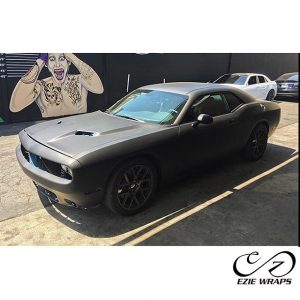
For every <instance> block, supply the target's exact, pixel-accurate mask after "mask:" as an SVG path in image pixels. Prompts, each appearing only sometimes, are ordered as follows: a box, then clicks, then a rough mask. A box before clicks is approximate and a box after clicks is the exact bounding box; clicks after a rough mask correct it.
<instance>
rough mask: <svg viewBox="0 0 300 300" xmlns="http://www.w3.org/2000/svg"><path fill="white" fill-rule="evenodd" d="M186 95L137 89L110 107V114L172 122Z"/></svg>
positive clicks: (165, 122)
mask: <svg viewBox="0 0 300 300" xmlns="http://www.w3.org/2000/svg"><path fill="white" fill-rule="evenodd" d="M187 99H188V96H186V95H181V94H175V93H169V92H162V91H156V90H137V91H135V92H133V93H132V94H129V95H128V96H126V97H125V98H124V99H123V100H122V101H121V102H120V103H118V104H117V105H116V106H113V108H111V109H110V112H109V113H111V114H113V115H116V116H119V117H123V118H133V119H137V120H139V121H143V122H147V123H157V124H172V123H173V122H174V121H175V120H176V118H177V116H178V115H179V113H180V112H181V110H182V108H183V107H184V105H185V103H186V101H187Z"/></svg>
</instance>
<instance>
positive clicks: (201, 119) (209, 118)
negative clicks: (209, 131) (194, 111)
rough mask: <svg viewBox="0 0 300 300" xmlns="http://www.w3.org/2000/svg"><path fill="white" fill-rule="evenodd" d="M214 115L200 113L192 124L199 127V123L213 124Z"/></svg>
mask: <svg viewBox="0 0 300 300" xmlns="http://www.w3.org/2000/svg"><path fill="white" fill-rule="evenodd" d="M213 120H214V119H213V117H212V116H210V115H207V114H200V115H199V116H198V118H197V121H195V122H194V123H193V124H192V126H193V127H197V126H198V125H199V124H211V123H212V122H213Z"/></svg>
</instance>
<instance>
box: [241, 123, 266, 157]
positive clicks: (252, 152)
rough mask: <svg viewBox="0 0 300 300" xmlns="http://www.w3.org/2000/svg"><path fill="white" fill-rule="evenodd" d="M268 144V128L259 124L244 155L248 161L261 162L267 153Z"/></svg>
mask: <svg viewBox="0 0 300 300" xmlns="http://www.w3.org/2000/svg"><path fill="white" fill-rule="evenodd" d="M267 144H268V128H267V126H266V125H265V124H258V125H257V126H256V127H255V128H254V129H253V131H252V133H251V136H250V138H249V140H248V142H247V145H246V146H245V148H244V151H243V154H244V157H245V158H246V159H247V160H250V161H256V160H259V159H260V158H261V157H262V156H263V155H264V153H265V151H266V148H267Z"/></svg>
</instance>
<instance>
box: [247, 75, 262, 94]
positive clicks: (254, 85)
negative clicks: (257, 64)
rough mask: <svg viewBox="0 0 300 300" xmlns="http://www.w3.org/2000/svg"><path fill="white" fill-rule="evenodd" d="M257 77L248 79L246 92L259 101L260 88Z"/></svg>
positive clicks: (253, 76)
mask: <svg viewBox="0 0 300 300" xmlns="http://www.w3.org/2000/svg"><path fill="white" fill-rule="evenodd" d="M257 80H258V79H257V76H256V75H252V76H250V77H249V78H248V82H247V83H246V87H245V91H246V92H247V93H249V94H250V95H252V96H253V97H254V98H256V99H258V98H259V96H260V95H259V90H258V88H259V86H258V81H257Z"/></svg>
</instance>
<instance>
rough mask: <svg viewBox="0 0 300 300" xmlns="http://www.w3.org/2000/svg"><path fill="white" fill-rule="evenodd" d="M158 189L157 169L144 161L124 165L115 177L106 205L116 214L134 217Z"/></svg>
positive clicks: (110, 186) (108, 191)
mask: <svg viewBox="0 0 300 300" xmlns="http://www.w3.org/2000/svg"><path fill="white" fill-rule="evenodd" d="M156 187H157V172H156V169H155V167H154V166H153V165H152V164H151V163H150V162H148V161H147V160H144V159H137V160H135V161H132V162H128V163H125V164H124V165H122V166H121V167H120V168H119V169H118V170H117V171H116V173H115V174H114V175H113V177H112V180H111V182H110V184H109V186H108V189H107V194H106V204H107V206H108V207H109V208H110V209H111V210H112V211H114V212H117V213H119V214H122V215H133V214H136V213H137V212H140V211H141V210H143V209H144V208H145V207H146V206H147V205H148V204H149V203H150V200H151V198H152V196H153V194H154V192H155V190H156Z"/></svg>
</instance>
